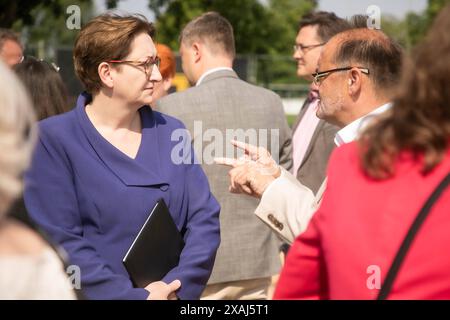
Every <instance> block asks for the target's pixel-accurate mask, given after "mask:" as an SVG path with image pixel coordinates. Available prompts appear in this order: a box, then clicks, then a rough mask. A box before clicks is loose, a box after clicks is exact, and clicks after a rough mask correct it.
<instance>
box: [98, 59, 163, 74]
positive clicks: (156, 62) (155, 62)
mask: <svg viewBox="0 0 450 320" xmlns="http://www.w3.org/2000/svg"><path fill="white" fill-rule="evenodd" d="M106 62H108V63H127V64H131V65H133V66H136V67H144V72H145V75H146V76H147V78H148V77H150V75H151V73H152V71H153V66H156V67H157V68H158V69H159V66H160V64H161V59H160V58H159V57H150V58H148V59H147V60H146V61H144V62H142V61H132V60H109V61H106Z"/></svg>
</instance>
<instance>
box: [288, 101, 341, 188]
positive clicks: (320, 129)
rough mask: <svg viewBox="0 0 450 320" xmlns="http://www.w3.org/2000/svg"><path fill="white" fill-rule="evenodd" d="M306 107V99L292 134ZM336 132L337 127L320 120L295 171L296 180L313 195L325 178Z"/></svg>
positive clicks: (307, 104) (307, 103)
mask: <svg viewBox="0 0 450 320" xmlns="http://www.w3.org/2000/svg"><path fill="white" fill-rule="evenodd" d="M308 106H309V100H308V99H306V101H305V103H304V104H303V106H302V109H301V110H300V112H299V114H298V116H297V119H296V120H295V123H294V126H293V130H292V132H295V130H296V129H297V127H298V125H299V123H300V121H301V119H302V118H303V116H304V114H305V112H306V110H307V107H308ZM338 130H339V128H338V127H336V126H334V125H332V124H329V123H328V122H326V121H324V120H320V121H319V123H318V124H317V127H316V129H315V130H314V134H313V136H312V138H311V141H310V143H309V146H308V148H307V149H306V153H305V156H304V157H303V161H302V163H301V164H300V167H299V169H298V171H297V180H298V181H300V182H301V183H302V184H303V185H305V186H307V187H308V188H309V189H311V190H312V192H314V194H316V193H317V191H318V190H319V188H320V186H321V185H322V183H323V181H324V179H325V177H326V170H327V164H328V159H329V158H330V155H331V152H332V151H333V149H334V148H335V147H336V145H335V144H334V136H335V135H336V132H337V131H338ZM293 147H294V148H295V146H293Z"/></svg>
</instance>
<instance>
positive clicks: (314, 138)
mask: <svg viewBox="0 0 450 320" xmlns="http://www.w3.org/2000/svg"><path fill="white" fill-rule="evenodd" d="M349 28H350V24H349V23H348V22H347V21H346V20H344V19H341V18H339V17H337V16H336V15H335V14H334V13H331V12H324V11H320V12H314V13H309V14H307V15H305V16H303V18H302V19H301V20H300V23H299V27H298V34H297V37H296V38H295V45H294V54H293V58H294V59H295V60H296V61H297V75H298V76H299V77H300V78H304V79H305V80H307V81H309V82H311V81H312V80H313V78H312V76H311V74H312V73H314V72H315V71H316V69H317V62H318V60H319V56H320V52H321V51H322V48H323V46H324V45H325V43H326V42H327V41H328V40H329V39H330V38H331V37H333V36H334V35H335V34H337V33H339V32H341V31H344V30H347V29H349ZM317 104H318V93H317V88H316V87H315V86H314V85H311V87H310V91H309V93H308V97H307V99H306V100H305V102H304V104H303V106H302V108H301V109H300V112H299V114H298V116H297V119H296V121H295V122H294V125H293V136H292V137H293V157H292V159H293V161H294V167H293V170H292V173H293V175H294V176H296V177H297V179H298V181H300V182H301V183H302V184H304V185H305V186H307V187H308V188H309V189H311V190H312V191H313V192H314V193H316V192H317V190H318V189H319V187H320V185H321V184H322V181H323V179H324V178H325V170H326V167H327V163H328V158H329V156H330V154H331V151H332V150H333V148H334V147H335V146H334V143H333V139H334V135H335V134H336V131H337V130H338V128H337V127H335V126H334V125H332V124H328V123H326V122H325V121H323V120H320V119H319V118H318V117H317V116H316V108H317Z"/></svg>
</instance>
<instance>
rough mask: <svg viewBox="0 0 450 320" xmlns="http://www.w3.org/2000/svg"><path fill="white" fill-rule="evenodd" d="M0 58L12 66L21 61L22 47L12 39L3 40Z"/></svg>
mask: <svg viewBox="0 0 450 320" xmlns="http://www.w3.org/2000/svg"><path fill="white" fill-rule="evenodd" d="M0 58H1V59H2V60H3V62H5V63H6V64H7V65H8V66H10V67H12V66H14V65H16V64H18V63H19V62H21V61H22V59H23V50H22V47H21V46H20V45H19V44H18V43H17V42H15V41H13V40H9V39H8V40H5V42H4V43H3V47H2V49H1V50H0Z"/></svg>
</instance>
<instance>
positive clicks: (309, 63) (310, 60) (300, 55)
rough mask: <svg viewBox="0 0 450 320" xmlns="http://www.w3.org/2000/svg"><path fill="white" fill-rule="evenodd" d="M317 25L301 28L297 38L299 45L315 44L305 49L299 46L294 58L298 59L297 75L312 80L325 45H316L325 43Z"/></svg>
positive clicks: (296, 41) (296, 42)
mask: <svg viewBox="0 0 450 320" xmlns="http://www.w3.org/2000/svg"><path fill="white" fill-rule="evenodd" d="M317 28H318V26H317V25H310V26H305V27H303V28H301V29H300V31H299V32H298V34H297V37H296V38H295V44H296V45H297V46H299V45H301V46H314V47H309V48H305V49H300V48H298V49H297V50H295V51H294V54H293V58H294V59H295V60H296V61H297V76H299V77H301V78H305V79H307V80H309V81H312V76H311V74H313V73H314V72H315V71H316V68H317V62H318V60H319V57H320V52H321V50H322V47H323V46H315V45H318V44H321V43H323V41H322V40H321V39H320V37H319V36H318V35H317Z"/></svg>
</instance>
